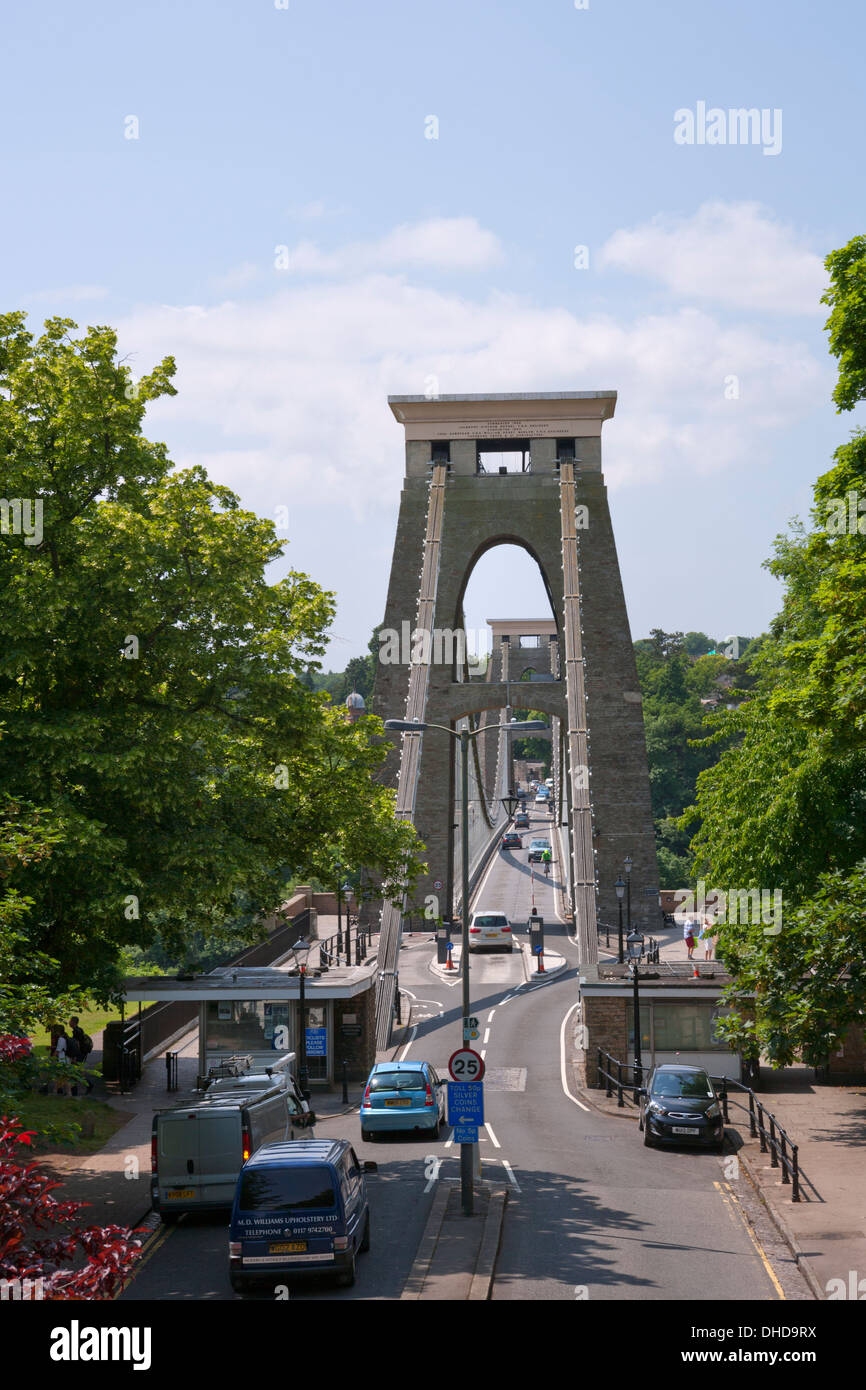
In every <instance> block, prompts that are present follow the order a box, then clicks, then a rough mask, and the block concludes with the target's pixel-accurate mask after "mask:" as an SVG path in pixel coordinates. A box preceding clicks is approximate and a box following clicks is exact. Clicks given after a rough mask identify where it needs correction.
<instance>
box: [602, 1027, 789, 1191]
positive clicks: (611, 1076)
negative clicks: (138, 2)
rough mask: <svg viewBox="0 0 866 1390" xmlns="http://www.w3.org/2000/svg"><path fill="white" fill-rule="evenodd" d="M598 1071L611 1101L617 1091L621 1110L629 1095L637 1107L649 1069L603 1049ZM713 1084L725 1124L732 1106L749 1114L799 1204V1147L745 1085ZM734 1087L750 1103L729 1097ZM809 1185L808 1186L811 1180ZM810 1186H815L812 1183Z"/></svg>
mask: <svg viewBox="0 0 866 1390" xmlns="http://www.w3.org/2000/svg"><path fill="white" fill-rule="evenodd" d="M596 1069H597V1072H598V1081H597V1083H596V1084H597V1086H598V1088H599V1089H601V1088H602V1087H604V1090H605V1094H606V1095H607V1097H608V1098H610V1097H611V1096H612V1095H613V1093H614V1091H615V1092H616V1103H617V1106H618V1107H619V1108H620V1109H622V1108H623V1107H624V1105H625V1098H626V1095H627V1094H628V1092H631V1099H632V1100H633V1101H634V1104H635V1105H637V1103H638V1101H639V1099H640V1095H639V1092H640V1088H641V1087H642V1085H643V1080H642V1075H643V1073H644V1072H645V1071H646V1070H648V1069H647V1068H645V1067H642V1066H641V1067H638V1066H636V1065H635V1063H633V1062H620V1061H619V1060H618V1059H617V1058H616V1057H612V1056H611V1055H610V1053H609V1052H603V1051H602V1050H601V1048H599V1049H598V1053H597V1061H596ZM710 1080H711V1081H712V1082H713V1084H714V1085H715V1087H716V1090H717V1091H718V1094H719V1100H720V1101H721V1103H722V1114H723V1116H724V1119H725V1124H729V1123H730V1118H731V1117H730V1108H729V1107H730V1106H731V1105H735V1106H736V1107H737V1109H739V1110H742V1111H743V1113H744V1114H748V1116H749V1134H750V1136H751V1138H752V1139H760V1142H761V1153H762V1154H765V1153H769V1154H770V1164H771V1166H772V1167H773V1168H781V1169H782V1182H783V1184H784V1185H785V1186H786V1187H787V1186H790V1188H791V1201H792V1202H799V1201H800V1183H801V1180H803V1174H802V1173H801V1172H800V1157H799V1146H798V1145H797V1144H795V1143H794V1142H793V1140H792V1139H791V1136H790V1135H789V1134H788V1133H787V1132H786V1131H785V1130H784V1129H783V1128H782V1126H781V1125H780V1124H779V1121H778V1120H777V1119H776V1117H775V1115H774V1114H773V1113H772V1111H770V1110H768V1109H767V1107H766V1105H764V1104H763V1102H762V1101H760V1100H759V1099H758V1097H757V1096H756V1095H755V1092H754V1091H753V1090H751V1088H750V1087H749V1086H745V1085H744V1084H743V1083H742V1082H741V1081H734V1080H732V1079H731V1077H729V1076H711V1077H710ZM731 1086H734V1087H736V1089H737V1091H738V1092H742V1094H743V1095H744V1096H747V1097H748V1102H744V1101H741V1100H737V1099H734V1098H733V1097H732V1096H731V1095H730V1094H729V1087H731ZM806 1181H807V1182H808V1179H806ZM809 1185H810V1186H811V1183H810V1184H809Z"/></svg>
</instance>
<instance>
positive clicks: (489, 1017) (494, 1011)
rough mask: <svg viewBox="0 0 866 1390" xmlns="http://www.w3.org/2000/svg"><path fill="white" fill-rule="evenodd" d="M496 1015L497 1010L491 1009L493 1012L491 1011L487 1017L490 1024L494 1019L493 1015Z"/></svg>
mask: <svg viewBox="0 0 866 1390" xmlns="http://www.w3.org/2000/svg"><path fill="white" fill-rule="evenodd" d="M495 1013H496V1010H495V1009H491V1010H490V1013H489V1014H488V1015H487V1022H488V1023H489V1022H490V1020H491V1018H492V1017H493V1015H494V1014H495Z"/></svg>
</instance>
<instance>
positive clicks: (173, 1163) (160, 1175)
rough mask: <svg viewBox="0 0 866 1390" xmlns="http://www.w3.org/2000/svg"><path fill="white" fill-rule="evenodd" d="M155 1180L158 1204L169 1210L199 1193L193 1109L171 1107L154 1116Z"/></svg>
mask: <svg viewBox="0 0 866 1390" xmlns="http://www.w3.org/2000/svg"><path fill="white" fill-rule="evenodd" d="M156 1139H157V1142H156V1157H157V1168H156V1172H157V1184H158V1189H159V1203H160V1206H162V1207H165V1209H166V1210H167V1211H170V1210H171V1208H172V1206H177V1207H178V1209H181V1208H183V1207H185V1206H186V1205H187V1204H188V1203H190V1202H196V1201H198V1200H200V1197H199V1183H200V1172H199V1166H200V1165H199V1127H198V1114H197V1112H196V1111H194V1110H191V1111H188V1112H187V1111H185V1110H171V1111H167V1112H166V1113H165V1114H162V1115H158V1116H157V1126H156Z"/></svg>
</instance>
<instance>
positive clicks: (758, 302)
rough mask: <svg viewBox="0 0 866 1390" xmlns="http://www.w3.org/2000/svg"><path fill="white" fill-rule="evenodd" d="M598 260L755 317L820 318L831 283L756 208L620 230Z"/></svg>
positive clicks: (729, 207)
mask: <svg viewBox="0 0 866 1390" xmlns="http://www.w3.org/2000/svg"><path fill="white" fill-rule="evenodd" d="M599 263H600V265H601V266H602V267H615V268H617V269H620V270H627V271H631V272H632V273H633V274H636V275H645V276H648V277H649V278H651V279H655V280H660V281H661V282H662V283H663V284H664V285H666V286H667V288H668V289H670V290H672V291H673V292H674V294H676V295H679V296H681V297H683V298H687V299H702V300H706V301H711V302H715V303H719V304H723V305H725V306H727V307H731V308H737V309H748V310H751V311H753V312H756V313H767V312H769V313H773V314H810V315H813V314H814V315H818V314H820V313H822V306H821V304H820V302H819V301H820V298H821V295H822V293H823V291H824V289H825V287H826V283H827V276H826V273H825V271H824V267H823V263H822V261H821V258H820V257H819V256H817V255H815V254H814V252H812V251H810V250H808V249H807V248H806V247H805V246H804V245H802V243H801V242H800V241H799V240H798V238H797V236H796V234H795V232H794V231H793V230H792V229H791V228H790V227H786V226H784V225H783V224H782V223H780V222H777V221H775V220H774V219H773V218H772V217H771V216H770V215H769V214H768V213H767V212H765V211H764V210H763V209H762V208H761V207H760V205H759V204H758V203H722V202H711V203H704V204H703V205H702V206H701V207H700V208H698V210H697V212H696V213H694V214H693V215H692V216H691V217H679V218H677V217H665V216H658V217H654V218H653V219H652V220H651V221H650V222H645V223H644V224H643V225H642V226H639V227H635V228H632V229H630V230H626V229H623V230H620V231H618V232H615V233H614V235H613V236H612V237H610V239H609V240H608V241H607V242H606V243H605V245H604V247H603V248H602V250H601V253H600V256H599ZM824 312H825V311H824Z"/></svg>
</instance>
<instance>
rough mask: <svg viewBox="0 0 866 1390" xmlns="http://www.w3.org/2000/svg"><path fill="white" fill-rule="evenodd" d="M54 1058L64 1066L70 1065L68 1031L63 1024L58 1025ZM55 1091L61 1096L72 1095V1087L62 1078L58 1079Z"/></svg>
mask: <svg viewBox="0 0 866 1390" xmlns="http://www.w3.org/2000/svg"><path fill="white" fill-rule="evenodd" d="M54 1057H55V1060H56V1061H58V1062H61V1063H62V1064H63V1066H68V1065H69V1061H70V1058H69V1039H68V1038H67V1036H66V1029H65V1028H64V1027H63V1024H62V1023H59V1024H58V1025H57V1033H56V1037H55V1040H54ZM55 1089H56V1093H57V1095H59V1096H71V1095H72V1086H71V1085H70V1083H69V1082H68V1081H65V1080H64V1079H63V1078H62V1077H58V1078H57V1082H56V1086H55Z"/></svg>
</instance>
